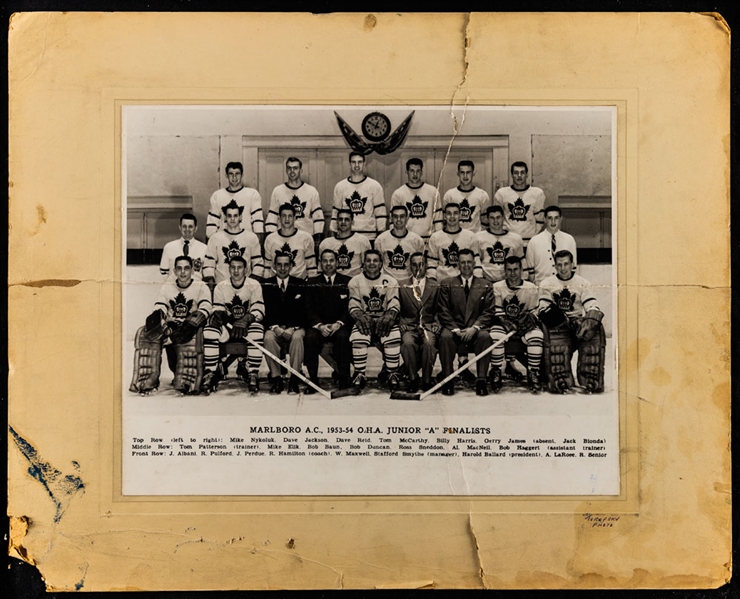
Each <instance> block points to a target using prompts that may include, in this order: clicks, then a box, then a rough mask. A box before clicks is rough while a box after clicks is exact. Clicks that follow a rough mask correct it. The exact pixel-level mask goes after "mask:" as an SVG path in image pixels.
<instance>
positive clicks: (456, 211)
mask: <svg viewBox="0 0 740 599" xmlns="http://www.w3.org/2000/svg"><path fill="white" fill-rule="evenodd" d="M444 219H445V226H444V228H443V229H442V230H441V231H435V232H434V233H432V236H431V237H430V238H429V250H428V252H427V255H428V262H429V266H428V268H427V276H428V277H429V278H430V279H435V280H437V281H441V280H442V279H446V278H449V277H456V276H457V275H459V274H460V269H459V268H458V267H457V262H458V255H459V253H460V250H462V249H469V250H471V251H472V252H473V257H474V264H475V275H476V276H478V277H480V276H483V271H482V270H481V264H480V251H479V249H478V238H477V237H476V236H475V233H473V232H471V231H468V230H467V229H462V228H460V206H459V205H457V204H454V203H449V204H447V206H445V209H444Z"/></svg>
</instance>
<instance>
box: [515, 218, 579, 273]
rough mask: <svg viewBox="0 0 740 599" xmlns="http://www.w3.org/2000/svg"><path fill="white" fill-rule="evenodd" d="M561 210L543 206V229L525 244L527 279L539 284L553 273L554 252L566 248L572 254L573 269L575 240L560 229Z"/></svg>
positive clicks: (554, 269)
mask: <svg viewBox="0 0 740 599" xmlns="http://www.w3.org/2000/svg"><path fill="white" fill-rule="evenodd" d="M561 220H562V212H561V211H560V207H559V206H548V207H547V208H545V229H544V231H542V232H541V233H538V234H537V235H535V236H534V237H532V239H531V240H530V241H529V245H528V246H527V267H528V268H529V280H530V281H534V284H535V285H539V284H540V283H541V282H542V281H543V280H544V279H546V278H547V277H550V276H552V275H554V274H555V273H556V272H557V270H556V268H555V254H556V253H557V252H559V251H560V250H567V251H568V252H570V254H571V256H572V262H573V270H575V268H576V266H577V262H576V240H575V239H574V238H573V236H572V235H568V233H565V232H563V231H561V230H560V223H561Z"/></svg>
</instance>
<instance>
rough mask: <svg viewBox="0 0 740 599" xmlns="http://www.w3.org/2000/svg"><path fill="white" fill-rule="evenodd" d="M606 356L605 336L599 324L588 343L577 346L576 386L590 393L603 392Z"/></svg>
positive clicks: (584, 342)
mask: <svg viewBox="0 0 740 599" xmlns="http://www.w3.org/2000/svg"><path fill="white" fill-rule="evenodd" d="M605 354H606V334H605V333H604V326H603V325H602V324H601V323H599V324H598V326H597V327H596V332H595V334H594V336H593V337H591V339H589V340H588V341H581V342H579V344H578V364H577V365H576V372H577V374H578V384H579V385H580V386H581V387H583V388H585V389H586V390H587V391H590V392H591V393H602V392H603V391H604V357H605Z"/></svg>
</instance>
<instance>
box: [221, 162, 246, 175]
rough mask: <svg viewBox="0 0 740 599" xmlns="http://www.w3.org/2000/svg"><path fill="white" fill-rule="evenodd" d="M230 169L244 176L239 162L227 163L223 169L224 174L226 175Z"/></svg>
mask: <svg viewBox="0 0 740 599" xmlns="http://www.w3.org/2000/svg"><path fill="white" fill-rule="evenodd" d="M230 168H235V169H236V170H238V171H239V172H240V173H241V174H242V175H243V174H244V167H243V166H242V163H241V162H229V163H228V164H227V165H226V168H225V169H224V172H226V173H227V174H228V172H229V169H230Z"/></svg>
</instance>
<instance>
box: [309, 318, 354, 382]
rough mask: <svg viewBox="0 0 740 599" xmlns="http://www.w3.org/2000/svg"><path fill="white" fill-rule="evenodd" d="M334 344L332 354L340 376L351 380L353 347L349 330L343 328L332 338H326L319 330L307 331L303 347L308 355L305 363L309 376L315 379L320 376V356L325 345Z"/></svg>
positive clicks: (311, 329)
mask: <svg viewBox="0 0 740 599" xmlns="http://www.w3.org/2000/svg"><path fill="white" fill-rule="evenodd" d="M326 343H332V344H334V349H333V350H332V354H333V356H334V359H335V360H336V361H337V367H338V369H339V376H341V377H347V378H349V365H350V362H351V360H352V346H351V345H350V342H349V329H348V328H346V327H342V328H341V329H339V330H338V331H337V332H336V333H334V334H333V335H331V336H330V337H324V336H323V335H322V334H321V333H320V332H319V331H318V330H316V329H314V328H310V329H308V330H307V331H306V337H305V339H304V340H303V347H304V349H305V352H306V355H305V356H304V362H305V364H306V369H307V370H308V376H310V377H311V378H312V379H315V378H317V377H318V375H319V354H320V353H321V348H322V347H324V344H326Z"/></svg>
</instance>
